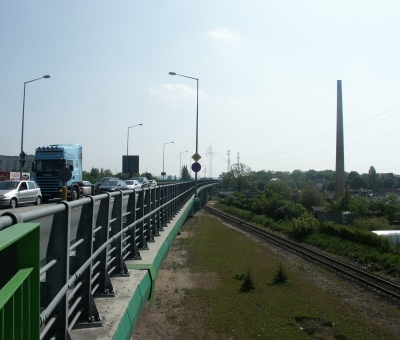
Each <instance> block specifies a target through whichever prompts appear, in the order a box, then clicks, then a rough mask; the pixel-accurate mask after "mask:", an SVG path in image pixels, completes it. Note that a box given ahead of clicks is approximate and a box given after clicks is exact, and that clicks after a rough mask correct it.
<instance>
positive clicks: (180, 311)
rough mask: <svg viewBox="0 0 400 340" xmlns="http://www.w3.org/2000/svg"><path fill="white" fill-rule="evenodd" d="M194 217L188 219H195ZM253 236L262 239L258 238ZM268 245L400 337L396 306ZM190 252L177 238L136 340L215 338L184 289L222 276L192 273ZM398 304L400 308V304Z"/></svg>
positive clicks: (203, 285)
mask: <svg viewBox="0 0 400 340" xmlns="http://www.w3.org/2000/svg"><path fill="white" fill-rule="evenodd" d="M203 214H206V213H205V212H203V211H200V212H197V213H196V215H195V216H194V218H193V220H194V219H196V218H201V216H202V215H203ZM193 220H190V221H188V222H187V223H192V221H193ZM221 223H222V222H221ZM183 229H184V228H183ZM246 235H247V234H246ZM186 237H190V235H189V233H187V232H185V231H182V232H181V234H180V235H178V236H177V238H176V239H177V240H178V239H180V238H186ZM248 237H251V236H248ZM253 240H254V242H258V243H259V242H260V241H258V240H257V239H254V238H253ZM266 247H269V248H270V249H272V250H273V251H274V253H275V254H276V256H278V257H282V261H284V263H285V264H291V267H292V269H293V270H296V271H298V273H299V274H300V275H303V276H304V277H305V278H307V279H308V280H310V281H312V282H313V283H315V284H316V285H318V286H319V287H321V288H323V289H326V290H329V292H330V294H331V295H333V296H336V297H339V298H341V299H342V300H343V301H345V302H346V303H347V304H349V305H351V306H355V307H357V308H358V309H359V310H360V311H362V313H363V314H364V315H365V316H366V318H367V319H369V320H371V323H376V322H379V323H381V324H383V325H385V327H386V328H388V329H390V330H391V331H392V332H393V334H394V335H395V339H400V320H399V318H398V315H399V314H398V313H395V315H393V314H392V313H393V306H391V305H389V304H387V303H386V302H385V301H382V300H380V299H377V298H376V297H375V296H371V295H370V294H367V293H366V292H364V291H363V290H362V288H360V287H357V286H355V285H351V284H349V283H347V282H343V281H342V280H340V279H337V278H336V277H332V276H330V274H327V273H326V272H325V271H323V270H321V269H320V268H319V267H316V266H314V265H312V264H310V263H308V262H306V261H304V260H302V259H300V258H298V257H297V256H294V255H293V254H291V253H286V252H282V250H281V249H279V250H278V249H277V248H275V249H274V247H273V246H271V245H266ZM186 256H187V254H186V251H183V250H181V249H179V247H178V246H177V242H174V243H173V244H172V246H171V249H170V251H169V254H168V256H167V258H166V259H165V261H164V263H163V266H162V268H161V270H160V271H159V273H158V276H157V279H156V291H155V300H154V305H153V307H152V309H151V310H150V306H149V303H148V304H147V306H146V307H145V308H144V309H143V311H142V313H141V315H140V317H139V320H138V322H137V324H136V327H135V331H134V333H133V335H132V339H133V340H153V339H162V340H178V339H179V340H181V339H193V337H192V336H191V335H196V336H195V338H197V339H213V338H214V336H213V334H212V333H210V332H207V333H206V334H205V333H204V332H205V331H204V327H203V324H202V320H201V319H200V318H199V317H198V314H199V312H198V311H195V310H186V309H185V308H184V307H183V306H182V304H181V301H182V299H183V298H184V289H187V288H193V287H199V288H200V287H201V288H203V289H212V288H213V287H214V286H215V285H218V277H217V276H216V275H211V274H210V275H208V276H206V275H204V274H203V275H202V276H201V277H200V276H199V275H197V274H196V273H191V271H190V268H187V267H186ZM396 308H397V310H398V307H396ZM377 319H379V321H377ZM226 339H230V338H229V337H227V338H226Z"/></svg>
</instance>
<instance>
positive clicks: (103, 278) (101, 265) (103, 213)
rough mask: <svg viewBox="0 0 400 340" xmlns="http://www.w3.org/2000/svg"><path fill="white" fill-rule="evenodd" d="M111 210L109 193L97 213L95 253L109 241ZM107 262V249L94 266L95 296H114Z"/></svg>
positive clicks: (93, 288)
mask: <svg viewBox="0 0 400 340" xmlns="http://www.w3.org/2000/svg"><path fill="white" fill-rule="evenodd" d="M110 210H111V197H110V194H109V193H107V198H106V199H102V200H101V201H100V207H99V211H98V213H97V220H96V230H97V229H98V230H97V232H96V234H95V236H94V241H93V251H94V252H95V251H96V250H97V249H99V248H100V247H101V246H102V245H103V244H104V243H106V242H108V240H109V230H108V229H109V226H110ZM107 260H108V249H107V248H106V249H104V250H103V251H102V252H101V254H100V255H99V256H98V257H97V259H96V262H95V263H94V264H93V273H92V285H93V284H95V286H94V287H92V290H93V294H95V292H97V294H101V295H104V294H106V295H109V294H114V288H113V286H112V283H111V280H110V275H109V274H108V266H107ZM97 267H98V268H97ZM97 290H98V291H97Z"/></svg>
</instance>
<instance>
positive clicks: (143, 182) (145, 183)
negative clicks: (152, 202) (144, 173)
mask: <svg viewBox="0 0 400 340" xmlns="http://www.w3.org/2000/svg"><path fill="white" fill-rule="evenodd" d="M132 179H135V180H137V181H138V182H139V183H140V185H141V186H142V188H147V187H148V186H149V180H148V179H147V178H146V177H133V178H132Z"/></svg>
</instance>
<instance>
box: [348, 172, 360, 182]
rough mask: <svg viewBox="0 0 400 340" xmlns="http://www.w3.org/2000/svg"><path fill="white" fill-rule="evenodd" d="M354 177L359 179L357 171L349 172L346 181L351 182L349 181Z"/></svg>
mask: <svg viewBox="0 0 400 340" xmlns="http://www.w3.org/2000/svg"><path fill="white" fill-rule="evenodd" d="M356 177H360V174H359V173H358V172H357V171H350V173H349V175H348V176H347V179H348V180H349V181H350V182H351V180H352V179H353V178H356Z"/></svg>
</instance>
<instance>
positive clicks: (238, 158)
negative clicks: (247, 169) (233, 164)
mask: <svg viewBox="0 0 400 340" xmlns="http://www.w3.org/2000/svg"><path fill="white" fill-rule="evenodd" d="M239 155H240V154H239V152H238V153H237V160H238V162H237V165H238V166H239V160H240V157H239Z"/></svg>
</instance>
